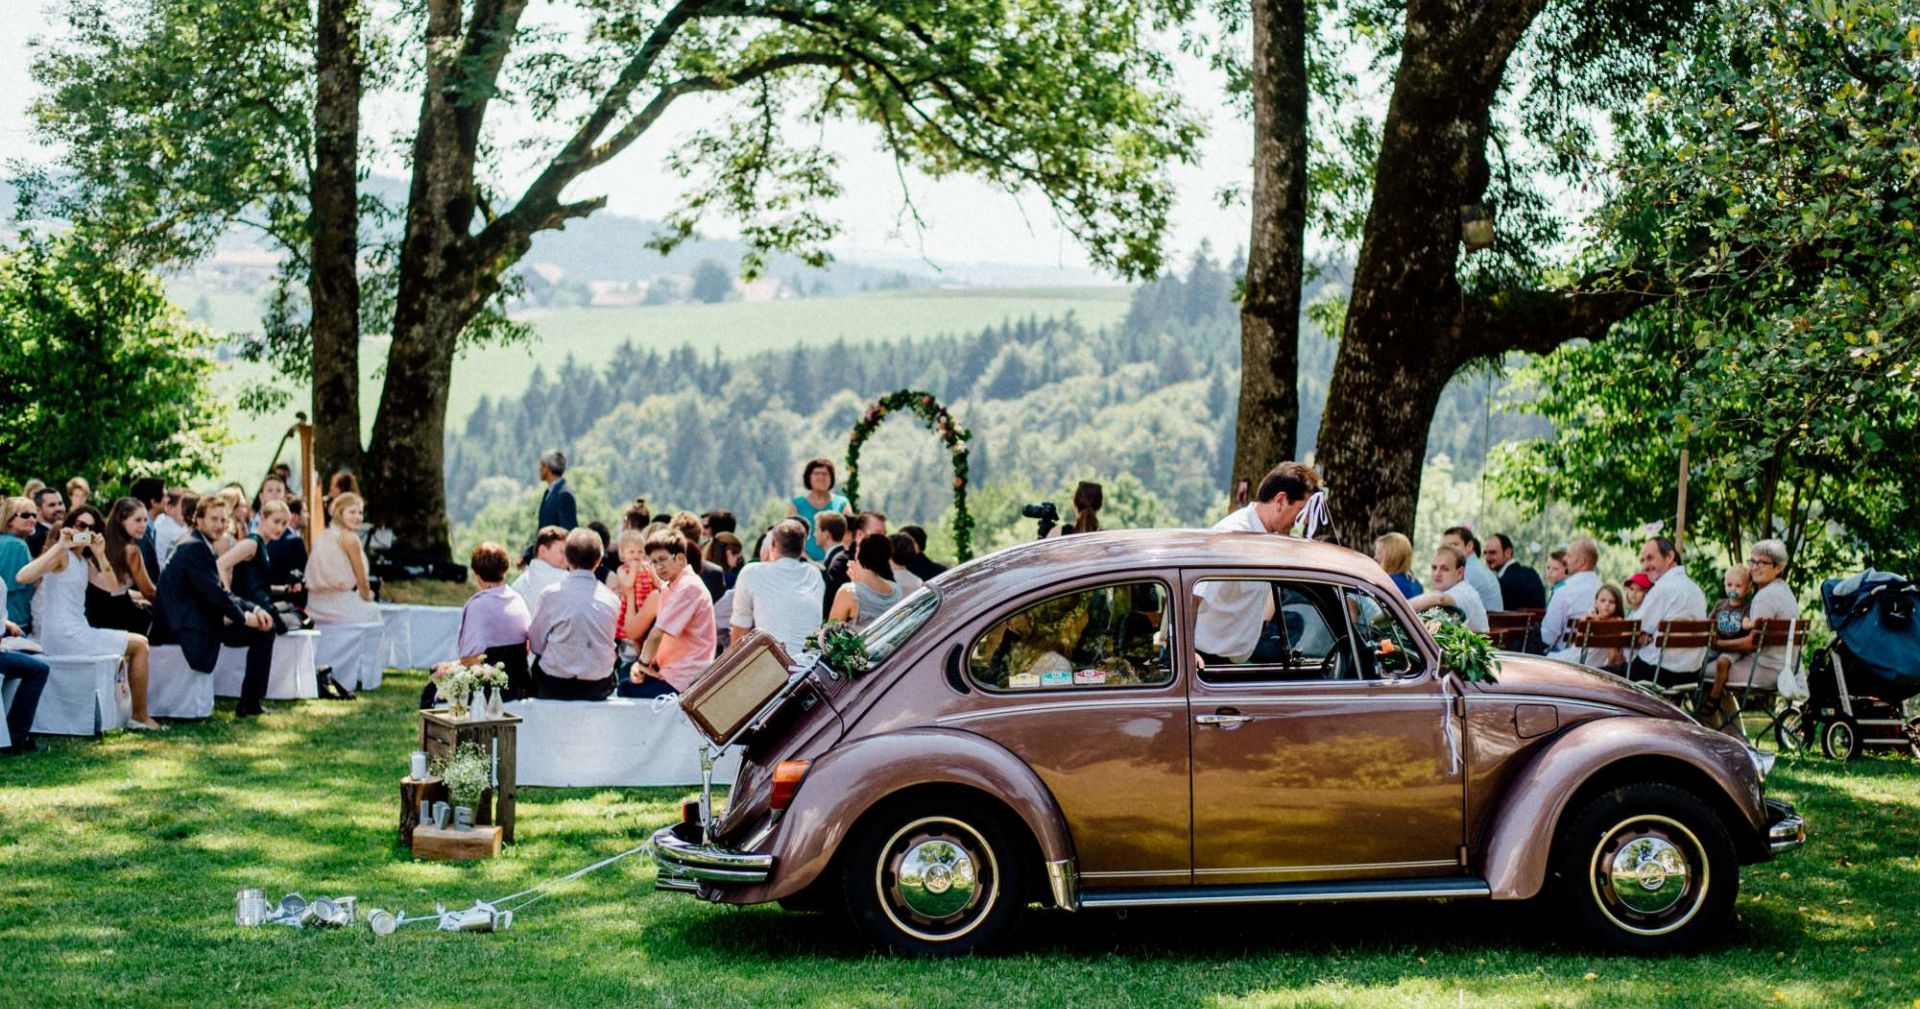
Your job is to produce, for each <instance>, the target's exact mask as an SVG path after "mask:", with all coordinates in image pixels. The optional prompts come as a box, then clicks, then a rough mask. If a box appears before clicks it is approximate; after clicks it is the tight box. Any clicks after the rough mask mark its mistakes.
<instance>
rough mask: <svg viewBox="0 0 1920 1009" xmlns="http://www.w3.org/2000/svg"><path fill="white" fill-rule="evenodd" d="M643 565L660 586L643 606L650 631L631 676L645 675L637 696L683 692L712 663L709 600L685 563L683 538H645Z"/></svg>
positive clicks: (669, 534)
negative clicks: (650, 619)
mask: <svg viewBox="0 0 1920 1009" xmlns="http://www.w3.org/2000/svg"><path fill="white" fill-rule="evenodd" d="M647 563H649V564H651V565H653V573H654V575H655V577H657V578H658V579H659V581H660V585H661V588H660V589H659V591H657V592H655V593H654V594H653V595H652V596H650V597H648V599H647V602H646V604H645V606H644V607H643V609H642V614H643V619H644V613H645V611H646V610H647V609H653V610H654V613H655V616H654V618H653V629H652V630H650V631H648V632H647V640H646V643H645V644H643V645H641V646H640V661H639V662H636V663H635V664H634V667H633V675H634V676H636V677H638V676H644V677H645V679H644V680H641V681H639V682H640V683H641V687H640V690H639V691H638V692H637V696H640V697H657V696H660V695H662V694H678V693H684V692H686V690H687V688H688V687H691V686H693V684H694V681H696V680H698V679H699V678H700V674H701V673H704V672H706V671H707V666H708V664H710V663H711V662H713V651H714V644H715V642H716V641H717V640H718V637H717V635H716V634H715V626H714V620H713V598H712V597H711V596H709V595H708V594H707V587H706V585H705V583H703V582H701V580H700V574H699V572H697V571H695V570H693V566H692V565H690V564H688V563H687V541H686V539H685V538H684V537H682V536H681V535H680V534H679V533H677V532H674V531H673V530H671V529H662V530H660V531H659V532H656V533H654V534H653V535H651V536H648V537H647Z"/></svg>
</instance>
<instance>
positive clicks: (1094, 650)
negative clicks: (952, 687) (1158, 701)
mask: <svg viewBox="0 0 1920 1009" xmlns="http://www.w3.org/2000/svg"><path fill="white" fill-rule="evenodd" d="M1170 599H1171V594H1170V593H1169V592H1168V590H1167V587H1166V586H1165V585H1163V584H1161V583H1160V582H1126V583H1123V584H1119V585H1102V586H1099V587H1098V588H1091V589H1082V590H1079V591H1077V592H1069V593H1066V594H1064V595H1058V596H1054V597H1053V598H1051V599H1047V600H1044V601H1042V602H1039V603H1035V604H1034V605H1032V606H1029V607H1027V608H1026V609H1023V610H1021V611H1020V612H1018V613H1015V614H1014V615H1012V616H1010V617H1007V618H1006V619H1004V620H1001V621H1000V622H999V623H996V624H994V625H993V626H992V627H990V628H988V629H987V631H986V633H984V634H982V635H980V637H979V639H978V640H976V641H975V642H974V643H973V647H972V648H971V649H969V650H968V652H967V672H968V674H969V675H970V676H972V677H973V681H974V682H975V683H976V684H978V685H979V686H980V687H982V688H983V689H986V690H1006V691H1028V690H1035V691H1039V690H1061V689H1067V690H1071V689H1073V688H1076V687H1078V688H1082V689H1086V688H1095V687H1157V686H1163V685H1165V684H1167V683H1171V682H1172V681H1173V664H1172V662H1171V661H1169V652H1168V649H1167V637H1166V636H1167V631H1168V628H1169V627H1170V624H1169V621H1168V619H1167V604H1168V601H1169V600H1170Z"/></svg>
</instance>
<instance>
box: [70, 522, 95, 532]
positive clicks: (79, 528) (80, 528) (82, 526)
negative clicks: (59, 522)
mask: <svg viewBox="0 0 1920 1009" xmlns="http://www.w3.org/2000/svg"><path fill="white" fill-rule="evenodd" d="M73 531H74V532H77V533H90V532H92V531H93V523H91V522H75V523H74V524H73Z"/></svg>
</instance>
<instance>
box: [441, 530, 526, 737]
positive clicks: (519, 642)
mask: <svg viewBox="0 0 1920 1009" xmlns="http://www.w3.org/2000/svg"><path fill="white" fill-rule="evenodd" d="M510 563H511V558H509V557H508V556H507V548H506V547H503V546H501V545H500V544H498V543H482V544H480V545H479V546H477V547H474V548H473V556H471V557H469V558H468V559H467V567H468V568H469V569H470V570H472V571H473V577H474V580H475V581H477V582H479V583H480V591H478V592H475V593H474V594H473V595H472V597H470V598H469V599H468V600H467V604H466V605H465V606H463V607H461V608H460V636H459V638H458V642H459V652H460V661H462V662H467V663H474V664H478V663H481V662H494V663H498V664H499V665H500V666H501V667H502V668H504V669H506V671H507V689H506V694H505V699H506V700H509V701H517V700H519V699H521V698H523V697H531V696H533V673H532V671H531V670H530V669H528V667H527V631H528V628H529V627H531V626H532V624H533V613H532V611H530V610H528V609H527V602H526V600H524V599H522V598H520V593H518V592H515V591H513V590H512V589H510V588H508V587H507V567H508V565H509V564H510Z"/></svg>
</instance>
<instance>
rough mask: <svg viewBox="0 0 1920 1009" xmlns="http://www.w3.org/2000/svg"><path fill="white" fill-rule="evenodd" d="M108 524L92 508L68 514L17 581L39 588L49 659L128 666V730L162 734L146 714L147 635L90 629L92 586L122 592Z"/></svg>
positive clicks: (41, 633)
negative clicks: (117, 659) (91, 659)
mask: <svg viewBox="0 0 1920 1009" xmlns="http://www.w3.org/2000/svg"><path fill="white" fill-rule="evenodd" d="M106 525H107V522H106V519H104V518H102V517H101V515H100V512H99V510H98V509H96V508H93V507H91V506H82V507H80V508H75V509H74V510H72V511H71V512H68V513H67V519H66V521H65V522H64V523H62V524H61V526H60V531H59V534H58V535H53V534H49V535H48V536H47V545H46V547H45V549H43V550H41V551H40V556H38V557H36V558H34V559H33V560H32V562H30V563H28V564H27V566H26V567H24V568H21V569H20V573H19V574H18V575H16V576H15V579H16V580H17V581H19V582H20V583H21V584H24V585H34V584H38V585H39V586H40V590H39V591H38V592H35V593H34V596H33V609H34V616H33V626H34V635H35V637H36V638H37V639H38V640H39V642H40V647H41V648H42V649H44V650H45V651H46V653H47V654H48V655H51V656H55V657H59V656H87V655H118V656H121V657H122V659H123V660H124V661H125V662H126V664H127V686H128V687H129V688H130V689H131V691H132V694H133V721H132V722H129V723H128V724H127V728H129V729H135V730H141V729H158V728H160V727H161V726H160V723H159V722H156V721H154V720H153V717H152V716H151V715H149V714H147V655H148V648H147V638H146V635H143V634H130V633H128V632H126V631H115V630H108V629H106V628H100V627H94V626H93V625H91V624H89V623H87V586H88V585H93V586H95V587H97V588H99V589H101V590H103V591H105V592H108V593H112V592H115V591H116V590H118V589H119V587H120V580H119V579H118V578H117V577H115V576H114V573H113V565H112V564H111V563H110V562H109V561H108V559H107V540H106V536H105V532H106Z"/></svg>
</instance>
